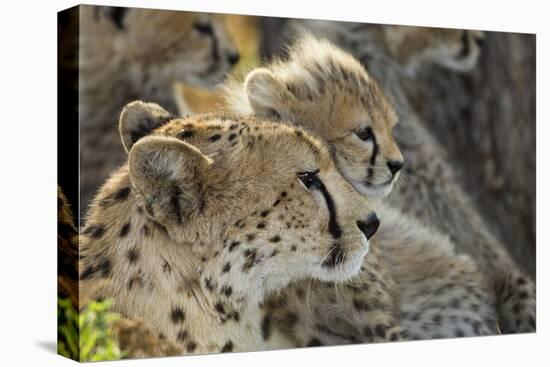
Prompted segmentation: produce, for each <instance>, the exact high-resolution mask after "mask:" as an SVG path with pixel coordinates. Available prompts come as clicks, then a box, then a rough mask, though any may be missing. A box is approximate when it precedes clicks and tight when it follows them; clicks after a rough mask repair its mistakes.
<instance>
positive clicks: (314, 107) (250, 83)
mask: <svg viewBox="0 0 550 367" xmlns="http://www.w3.org/2000/svg"><path fill="white" fill-rule="evenodd" d="M226 95H227V99H228V101H227V103H228V105H229V106H231V107H230V108H232V109H234V110H235V111H237V112H240V113H242V114H247V115H250V114H252V113H253V114H255V115H256V116H260V117H264V118H278V119H279V120H283V121H292V123H294V124H297V125H300V126H302V127H305V128H308V129H309V130H310V131H312V132H314V133H315V134H317V135H320V137H321V138H322V139H324V140H325V141H327V142H329V143H331V147H332V149H333V150H335V152H334V154H333V156H334V158H335V160H336V163H337V165H338V166H339V169H340V171H341V172H342V174H343V175H344V177H346V178H347V179H348V180H349V181H350V182H351V183H352V184H353V185H354V186H355V188H356V189H357V190H359V191H360V192H362V193H364V194H367V195H370V196H375V195H385V194H388V193H389V192H390V191H391V189H392V187H393V184H394V182H395V181H396V180H397V178H398V177H399V173H397V174H396V175H392V173H391V172H390V170H389V168H388V166H387V163H388V161H396V162H400V163H402V162H403V156H402V155H401V152H400V151H399V148H398V147H397V145H396V143H395V141H394V139H393V136H392V134H391V131H392V129H393V127H394V126H395V124H396V123H397V117H396V115H395V112H394V110H393V108H392V107H391V104H390V103H389V101H388V100H387V98H386V96H385V95H384V93H382V91H381V90H380V88H379V87H378V83H377V82H376V81H375V80H374V79H372V78H371V77H370V76H369V75H368V74H367V72H366V71H365V69H364V68H363V67H362V66H361V65H360V64H359V63H358V62H357V61H356V60H355V59H354V58H353V57H351V56H350V55H348V54H346V53H345V52H342V51H341V50H339V49H337V48H336V47H333V46H332V45H331V44H329V43H324V42H318V41H316V40H315V39H314V38H312V37H306V38H303V39H301V41H300V42H298V43H297V44H296V45H295V46H294V47H293V49H292V51H291V52H290V57H289V59H288V60H285V61H284V62H274V63H273V64H270V65H269V66H268V67H267V68H258V69H255V70H254V71H252V72H251V73H249V74H248V76H247V77H246V80H245V83H244V89H243V86H242V82H235V83H233V84H228V86H227V94H226ZM339 106H346V108H340V107H339ZM366 127H369V128H370V129H372V131H373V133H374V136H375V140H374V141H373V140H369V141H362V140H361V139H360V138H359V137H358V135H357V132H358V131H360V130H361V129H364V128H366ZM373 154H374V155H375V161H374V162H371V158H372V156H373Z"/></svg>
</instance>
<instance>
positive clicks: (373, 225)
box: [357, 213, 380, 240]
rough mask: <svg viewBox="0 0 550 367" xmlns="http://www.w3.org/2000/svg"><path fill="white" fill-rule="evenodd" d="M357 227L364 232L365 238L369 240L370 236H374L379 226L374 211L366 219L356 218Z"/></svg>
mask: <svg viewBox="0 0 550 367" xmlns="http://www.w3.org/2000/svg"><path fill="white" fill-rule="evenodd" d="M357 227H359V229H360V230H361V232H363V233H364V234H365V236H366V237H367V240H370V238H371V237H372V236H374V234H375V233H376V231H378V227H380V221H379V220H378V216H377V215H376V214H375V213H372V214H370V215H369V217H368V218H367V219H366V220H358V221H357Z"/></svg>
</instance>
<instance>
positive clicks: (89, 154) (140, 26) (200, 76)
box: [78, 5, 238, 214]
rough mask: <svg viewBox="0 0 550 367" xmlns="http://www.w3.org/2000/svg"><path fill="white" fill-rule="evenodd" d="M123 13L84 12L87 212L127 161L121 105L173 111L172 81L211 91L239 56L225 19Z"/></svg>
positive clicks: (81, 60)
mask: <svg viewBox="0 0 550 367" xmlns="http://www.w3.org/2000/svg"><path fill="white" fill-rule="evenodd" d="M118 9H119V10H120V11H122V14H117V13H116V11H117V10H116V9H115V8H110V7H97V6H87V5H84V6H81V7H80V20H81V21H80V44H79V50H80V56H79V65H78V66H79V75H80V79H79V80H80V82H79V89H80V102H79V106H78V107H79V113H80V129H81V130H80V137H81V140H80V147H81V153H80V154H81V159H80V162H81V183H82V186H81V195H82V196H81V205H80V207H81V212H82V213H81V214H84V213H85V212H86V210H87V208H88V204H89V203H90V200H91V199H92V197H93V194H94V193H95V192H96V190H97V189H98V187H99V185H100V184H101V183H102V182H103V181H104V180H105V179H106V178H107V176H108V175H109V174H110V173H111V172H112V171H113V170H114V169H115V168H116V167H118V166H119V165H120V164H122V163H123V161H124V159H125V153H124V151H123V150H122V149H121V147H120V144H119V140H118V134H117V131H116V128H115V127H116V121H117V120H118V115H119V113H120V109H121V107H122V106H124V105H125V104H126V103H128V102H130V101H132V100H135V99H137V98H142V99H146V100H150V101H155V102H157V103H160V104H162V105H163V106H165V107H166V108H168V110H169V111H175V110H176V105H175V103H174V101H173V99H172V86H173V83H175V82H177V81H184V82H186V83H189V84H191V85H197V86H201V87H207V88H210V87H212V86H213V85H215V84H216V83H218V82H220V81H222V80H223V79H224V78H225V75H226V74H227V73H228V72H229V71H230V70H231V68H232V66H233V62H234V61H235V60H234V59H233V62H232V61H230V59H231V57H232V56H235V55H238V50H237V48H236V46H235V45H234V43H233V40H232V39H231V36H230V33H229V31H228V29H227V24H226V19H225V18H224V16H223V15H217V14H207V13H191V12H183V11H168V10H152V9H138V8H118ZM197 25H198V26H201V25H202V26H207V27H210V29H211V34H208V33H201V31H199V30H198V29H197Z"/></svg>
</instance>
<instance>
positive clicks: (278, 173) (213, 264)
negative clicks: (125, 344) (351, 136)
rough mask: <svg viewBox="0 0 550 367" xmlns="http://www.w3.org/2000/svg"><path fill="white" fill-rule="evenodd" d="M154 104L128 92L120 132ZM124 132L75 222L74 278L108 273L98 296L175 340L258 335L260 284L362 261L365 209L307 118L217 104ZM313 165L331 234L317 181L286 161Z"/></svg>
mask: <svg viewBox="0 0 550 367" xmlns="http://www.w3.org/2000/svg"><path fill="white" fill-rule="evenodd" d="M158 109H159V107H158V106H156V105H153V104H146V103H141V102H135V103H132V104H129V105H128V106H127V107H126V108H125V110H124V112H123V113H122V115H121V121H120V130H121V132H122V135H123V136H125V133H127V132H131V131H132V129H133V128H135V127H136V126H141V123H140V121H141V120H143V119H146V120H147V119H151V118H153V117H154V116H162V115H163V114H159V113H158ZM135 119H137V120H138V121H136V120H135ZM161 120H164V119H163V118H162V117H161ZM154 125H155V124H152V125H151V126H154ZM129 136H132V134H131V133H130V134H129ZM123 140H124V143H125V145H126V147H127V148H128V149H129V158H128V164H125V165H124V166H122V167H121V168H120V169H119V170H118V171H117V172H115V174H113V175H112V177H111V178H110V179H109V180H108V181H107V182H106V183H105V185H104V186H103V187H102V189H101V190H100V192H99V193H98V195H97V196H96V198H95V199H94V202H93V205H92V207H91V210H90V213H89V215H88V219H87V223H86V227H85V229H84V230H83V232H82V239H81V266H80V270H81V273H80V279H81V287H82V288H85V287H88V286H89V285H92V284H94V283H95V282H97V281H101V280H103V279H109V282H108V283H107V284H106V285H105V286H104V287H102V288H101V289H100V290H98V291H97V292H96V294H95V296H96V297H109V298H113V299H114V301H115V306H114V309H115V310H116V311H118V312H121V313H122V314H123V315H125V316H127V317H130V318H139V319H143V322H144V325H145V326H146V327H147V328H150V329H151V331H152V332H154V333H158V334H162V336H163V337H165V338H166V340H167V341H168V342H171V343H176V345H181V346H183V352H184V353H207V352H220V351H239V350H241V351H242V350H261V349H264V348H266V345H265V344H264V342H263V340H262V338H261V325H260V310H259V308H258V302H261V301H263V300H264V298H265V297H266V295H267V294H268V293H269V292H273V291H277V290H279V289H281V288H283V287H285V286H286V285H287V284H289V283H290V282H292V281H297V280H299V279H302V278H306V277H313V278H316V279H320V280H326V281H344V280H346V279H349V278H350V277H352V276H354V275H355V274H357V272H358V271H359V269H360V266H361V263H362V260H363V257H364V256H365V254H366V253H367V251H368V242H367V239H366V234H365V233H363V232H362V230H360V229H359V227H358V224H357V221H358V220H359V221H365V220H368V218H371V219H372V218H373V217H372V216H373V213H372V211H370V210H369V209H368V206H367V203H366V199H365V198H364V197H363V196H361V195H359V194H358V193H357V192H355V191H354V190H353V188H352V187H351V185H349V184H348V183H347V182H346V181H345V180H344V179H343V178H342V177H341V176H340V174H339V173H338V171H337V170H336V168H335V166H334V164H333V162H332V160H331V158H330V154H329V152H328V150H327V148H326V147H325V146H324V145H323V144H322V143H321V142H320V141H319V140H317V139H315V138H314V137H312V136H311V135H309V134H307V133H306V132H304V131H302V130H299V129H296V128H294V127H290V126H286V125H282V124H272V123H268V122H257V121H255V120H254V119H251V118H249V119H244V118H236V117H234V116H231V115H229V114H221V115H220V114H218V115H201V116H195V117H191V118H188V119H174V120H171V121H169V122H166V123H165V124H163V125H162V124H160V127H157V128H156V129H155V130H154V131H153V132H152V133H151V134H150V135H147V136H145V137H141V138H139V139H138V140H136V141H133V140H130V141H128V140H125V139H123ZM315 170H319V172H318V174H316V177H318V178H319V180H320V182H322V183H323V184H324V187H325V188H326V191H327V192H328V193H329V194H330V197H331V198H332V199H331V200H332V201H333V203H334V206H335V208H336V209H335V212H334V220H335V221H336V223H337V224H338V226H339V228H340V233H339V235H338V236H335V234H334V228H333V226H332V225H331V223H333V222H332V220H331V218H332V216H331V214H330V213H331V211H330V210H329V204H328V203H329V200H328V199H327V198H326V197H325V194H323V193H322V191H321V190H320V189H315V188H314V187H312V188H310V189H306V187H305V186H303V185H302V183H301V182H302V181H301V180H300V179H299V177H298V175H297V174H298V173H302V172H313V171H315ZM342 208H345V210H343V209H342Z"/></svg>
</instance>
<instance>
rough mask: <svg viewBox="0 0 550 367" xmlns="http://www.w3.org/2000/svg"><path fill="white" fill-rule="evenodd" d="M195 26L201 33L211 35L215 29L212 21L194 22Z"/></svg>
mask: <svg viewBox="0 0 550 367" xmlns="http://www.w3.org/2000/svg"><path fill="white" fill-rule="evenodd" d="M193 28H194V29H195V30H196V31H197V32H199V33H200V34H205V35H209V34H212V33H213V32H214V31H213V30H212V25H211V24H210V23H194V24H193Z"/></svg>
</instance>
